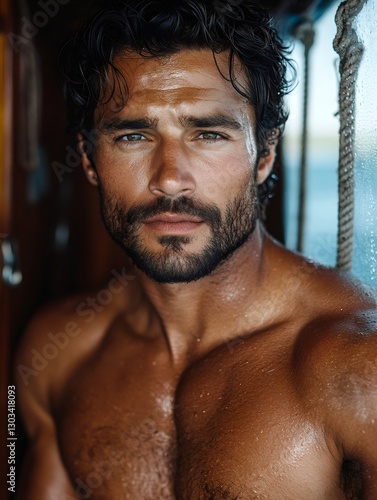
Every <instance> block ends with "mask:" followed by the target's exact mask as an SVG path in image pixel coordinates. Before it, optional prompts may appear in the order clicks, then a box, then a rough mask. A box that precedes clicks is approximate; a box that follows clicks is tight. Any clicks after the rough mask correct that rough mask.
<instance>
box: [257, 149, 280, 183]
mask: <svg viewBox="0 0 377 500" xmlns="http://www.w3.org/2000/svg"><path fill="white" fill-rule="evenodd" d="M277 142H278V141H277V140H275V141H271V143H269V144H268V149H269V152H268V154H267V155H266V156H263V157H261V158H260V160H259V162H258V177H257V179H258V184H262V183H263V182H264V181H265V180H266V179H267V177H268V176H269V175H270V172H271V170H272V167H273V166H274V162H275V156H276V146H277Z"/></svg>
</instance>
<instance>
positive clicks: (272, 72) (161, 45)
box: [61, 0, 290, 156]
mask: <svg viewBox="0 0 377 500" xmlns="http://www.w3.org/2000/svg"><path fill="white" fill-rule="evenodd" d="M184 49H210V50H211V51H212V52H213V54H214V58H215V61H216V54H219V53H221V52H227V53H228V68H229V69H228V75H222V76H223V77H224V78H225V79H228V80H229V81H230V82H231V84H232V85H233V87H234V88H235V89H236V90H237V92H239V94H240V95H241V96H243V97H244V98H245V99H246V100H247V101H248V102H249V103H250V104H251V105H252V106H253V108H254V112H255V117H256V138H257V144H258V153H259V155H260V156H263V155H266V154H268V151H269V144H271V141H273V140H276V139H277V138H279V137H280V135H281V133H282V131H283V129H284V124H285V122H286V119H287V112H286V110H285V108H284V95H285V94H286V93H287V91H288V90H289V86H290V83H289V81H288V79H287V76H286V69H287V65H289V64H290V62H289V59H288V57H287V56H288V50H287V47H285V46H284V45H283V43H282V41H281V40H280V38H279V36H278V34H277V31H276V29H275V28H274V25H273V20H272V18H271V17H270V15H269V14H268V13H267V11H266V10H265V9H263V8H261V7H260V6H259V4H258V3H257V2H256V1H255V0H176V2H174V3H173V2H171V1H170V0H107V1H106V6H105V7H103V8H101V9H100V10H99V11H98V12H97V13H96V14H95V15H94V17H92V18H91V19H90V20H89V21H88V22H87V23H86V24H85V25H84V26H83V27H82V28H81V30H80V31H79V32H78V33H77V35H76V37H75V38H74V39H73V40H72V41H71V42H70V43H69V44H68V45H67V46H66V47H65V49H64V50H63V53H62V58H61V67H62V68H63V75H64V77H65V95H66V100H67V105H68V117H69V122H70V126H71V128H72V129H73V130H80V129H86V130H91V129H92V128H93V125H94V123H93V120H94V110H95V109H96V107H97V105H98V104H99V103H100V102H102V101H103V99H104V97H103V96H104V95H106V102H108V101H109V100H110V99H111V98H112V97H113V96H114V94H115V93H116V96H117V99H118V90H121V92H120V93H119V94H120V95H121V96H122V99H121V100H122V102H120V103H119V104H120V106H124V105H125V104H126V102H127V82H126V80H125V78H124V76H123V75H122V74H121V73H120V71H119V70H118V69H117V68H116V66H115V64H114V58H115V57H116V56H117V55H119V54H121V53H122V52H124V51H125V50H129V51H134V52H136V53H138V54H140V55H142V56H144V57H164V56H169V55H170V54H174V53H176V52H178V51H180V50H184ZM236 59H238V60H239V61H240V62H241V65H242V69H243V71H244V73H245V75H246V81H247V85H246V86H242V84H240V83H239V82H237V81H236V75H235V70H234V62H235V60H236ZM110 82H112V83H110ZM109 86H112V87H110V88H109ZM109 96H110V97H109Z"/></svg>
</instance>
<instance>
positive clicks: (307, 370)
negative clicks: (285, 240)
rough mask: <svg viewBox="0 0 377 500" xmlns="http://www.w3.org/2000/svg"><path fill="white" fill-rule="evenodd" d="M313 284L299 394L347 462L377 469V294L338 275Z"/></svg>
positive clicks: (321, 273)
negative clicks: (358, 461) (352, 459)
mask: <svg viewBox="0 0 377 500" xmlns="http://www.w3.org/2000/svg"><path fill="white" fill-rule="evenodd" d="M310 281H311V282H312V283H313V287H314V291H312V293H310V294H309V296H310V297H311V299H312V300H313V301H314V302H315V303H316V306H315V307H314V309H313V312H314V314H312V315H311V317H310V320H309V321H308V322H307V324H305V326H304V327H303V328H302V330H301V331H300V333H299V335H298V337H297V340H296V344H295V350H294V364H293V366H294V371H295V373H296V377H295V380H296V384H297V387H298V391H299V393H300V396H301V399H302V401H303V402H304V404H305V405H306V407H307V409H308V411H309V412H310V414H311V415H314V416H316V417H317V418H318V420H319V421H321V423H322V424H323V425H324V428H325V429H326V430H327V431H328V434H331V436H332V437H333V438H334V441H335V443H336V444H337V446H338V447H339V448H340V449H341V453H342V454H343V455H344V456H345V457H351V458H354V459H357V460H360V461H365V462H366V463H373V464H374V465H377V389H376V388H377V306H376V304H377V297H376V292H375V291H373V290H371V289H369V288H368V287H367V286H365V285H363V284H362V283H359V282H358V281H357V280H355V279H353V278H352V277H351V276H349V275H347V274H345V273H340V272H339V271H337V270H330V269H325V268H323V269H322V268H321V269H318V270H317V272H316V273H313V276H312V278H310ZM322 301H323V302H324V303H323V304H321V302H322Z"/></svg>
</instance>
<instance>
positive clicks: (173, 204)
mask: <svg viewBox="0 0 377 500" xmlns="http://www.w3.org/2000/svg"><path fill="white" fill-rule="evenodd" d="M165 212H171V213H174V214H181V215H182V214H183V215H191V216H193V217H198V218H200V219H202V220H203V221H204V222H207V223H208V224H210V225H211V226H217V225H219V224H221V212H220V209H219V208H218V207H216V206H214V205H205V204H204V203H201V202H199V201H194V200H192V199H191V198H187V197H186V196H181V197H179V198H175V199H171V198H169V197H161V198H157V199H156V200H155V201H153V202H151V203H145V204H144V205H138V206H132V207H130V208H129V209H128V211H127V214H126V217H125V220H126V222H127V224H138V223H142V222H143V221H144V220H145V219H149V218H150V217H155V216H156V215H160V214H163V213H165Z"/></svg>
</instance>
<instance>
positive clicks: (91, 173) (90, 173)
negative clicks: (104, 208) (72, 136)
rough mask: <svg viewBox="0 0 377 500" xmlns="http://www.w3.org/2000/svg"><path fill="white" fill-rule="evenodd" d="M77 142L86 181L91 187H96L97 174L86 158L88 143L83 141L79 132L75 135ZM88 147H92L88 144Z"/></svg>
mask: <svg viewBox="0 0 377 500" xmlns="http://www.w3.org/2000/svg"><path fill="white" fill-rule="evenodd" d="M77 141H78V149H79V152H80V155H81V162H82V167H83V169H84V172H85V175H86V178H87V179H88V181H89V182H90V184H92V185H93V186H98V176H97V172H96V169H95V167H94V165H93V164H92V162H91V160H90V159H89V156H88V155H89V153H88V141H86V140H85V139H84V137H83V135H82V134H81V132H78V134H77ZM89 147H90V148H92V147H93V146H92V145H91V144H90V146H89Z"/></svg>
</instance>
